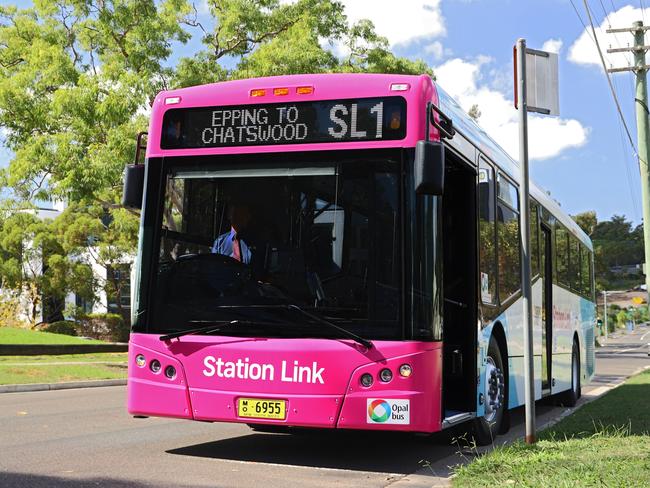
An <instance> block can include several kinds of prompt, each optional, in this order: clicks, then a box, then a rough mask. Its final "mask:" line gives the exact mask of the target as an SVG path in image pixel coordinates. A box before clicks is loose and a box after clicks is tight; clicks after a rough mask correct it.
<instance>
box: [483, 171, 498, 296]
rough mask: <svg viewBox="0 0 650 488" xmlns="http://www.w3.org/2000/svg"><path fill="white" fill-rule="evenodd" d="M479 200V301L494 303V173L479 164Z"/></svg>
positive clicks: (495, 275) (495, 274) (495, 276)
mask: <svg viewBox="0 0 650 488" xmlns="http://www.w3.org/2000/svg"><path fill="white" fill-rule="evenodd" d="M478 176H479V177H478V201H479V261H480V264H479V267H480V273H481V274H480V278H481V282H480V283H481V301H482V302H483V303H488V304H493V303H496V278H497V273H496V246H495V228H494V226H495V218H494V173H493V171H492V168H490V167H489V166H487V165H485V164H481V168H480V169H479V175H478Z"/></svg>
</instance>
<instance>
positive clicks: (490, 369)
mask: <svg viewBox="0 0 650 488" xmlns="http://www.w3.org/2000/svg"><path fill="white" fill-rule="evenodd" d="M486 361H487V364H486V366H485V374H484V377H483V379H484V383H485V385H486V393H485V397H484V403H485V414H484V415H483V417H480V418H477V419H475V420H474V440H475V441H476V443H477V444H478V445H480V446H485V445H488V444H491V443H493V442H494V439H495V438H496V436H497V435H498V434H499V433H500V432H503V431H504V428H507V420H508V419H507V418H505V414H506V412H505V411H506V404H505V399H506V392H507V388H508V381H507V378H506V377H505V374H504V373H505V368H504V365H503V358H502V356H501V349H500V348H499V344H498V343H497V341H496V339H495V338H494V337H492V338H491V339H490V345H489V347H488V355H487V359H486ZM504 422H505V423H504Z"/></svg>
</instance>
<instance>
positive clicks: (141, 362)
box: [135, 354, 147, 368]
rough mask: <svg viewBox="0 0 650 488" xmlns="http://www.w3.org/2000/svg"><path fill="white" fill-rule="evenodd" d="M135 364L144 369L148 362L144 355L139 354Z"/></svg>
mask: <svg viewBox="0 0 650 488" xmlns="http://www.w3.org/2000/svg"><path fill="white" fill-rule="evenodd" d="M135 364H136V365H137V366H138V368H144V365H145V364H147V360H146V359H145V358H144V356H143V355H142V354H138V355H137V356H136V357H135Z"/></svg>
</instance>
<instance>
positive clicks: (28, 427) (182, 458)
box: [0, 327, 650, 488]
mask: <svg viewBox="0 0 650 488" xmlns="http://www.w3.org/2000/svg"><path fill="white" fill-rule="evenodd" d="M649 342H650V328H649V327H640V328H639V329H638V330H637V331H635V332H634V333H632V334H628V335H625V336H622V337H619V338H612V339H610V341H609V342H608V344H607V345H606V346H604V347H602V348H599V349H598V350H597V362H596V372H597V377H596V378H595V380H594V382H592V384H591V385H590V386H588V387H586V388H584V389H583V393H584V395H585V397H590V396H594V395H597V394H599V393H601V392H602V391H603V390H604V389H605V388H607V386H608V385H610V384H613V383H616V382H619V381H620V380H621V379H623V378H625V377H627V376H629V375H630V374H631V373H633V372H634V371H636V370H638V369H640V368H642V367H645V366H648V365H650V357H648V348H647V346H646V344H647V343H649ZM125 401H126V400H125V388H124V387H105V388H89V389H77V390H59V391H44V392H32V393H5V394H0V486H1V487H3V488H5V487H7V488H8V487H52V486H65V487H71V488H77V487H85V486H106V487H118V488H120V487H131V488H140V487H150V486H211V487H214V486H219V487H230V486H233V487H234V486H237V487H244V486H264V487H285V486H307V487H310V486H314V487H316V486H318V487H320V486H344V487H357V486H359V487H361V486H363V487H384V486H388V485H392V486H393V487H395V488H397V487H399V486H406V485H408V486H409V487H413V486H431V485H432V484H433V483H434V480H435V479H436V478H434V475H443V476H444V475H446V474H447V472H448V469H447V466H449V465H450V464H454V463H456V462H459V461H461V460H462V458H463V457H467V456H471V455H472V451H471V450H467V449H464V448H463V445H462V444H463V443H462V442H461V443H460V444H458V443H455V442H454V441H453V435H454V434H453V433H448V432H445V433H440V434H437V435H434V436H431V437H424V436H413V435H393V434H385V433H384V434H381V433H370V434H366V433H358V432H331V433H313V432H312V433H304V434H300V435H284V434H260V433H254V432H252V431H251V430H249V429H248V427H246V426H244V425H235V424H209V423H198V422H187V421H180V420H173V419H156V418H150V419H134V418H131V417H130V416H129V415H128V414H127V413H126V408H125ZM563 411H564V409H562V408H559V407H552V406H544V405H538V407H537V413H538V425H542V424H543V423H545V422H546V421H548V420H550V419H552V418H554V417H557V416H558V415H559V414H561V413H562V412H563ZM522 422H523V412H522V409H517V410H516V411H515V412H514V414H513V428H512V430H511V433H510V434H509V435H508V436H506V437H504V438H500V439H501V440H503V439H508V438H513V437H516V436H520V435H521V431H522Z"/></svg>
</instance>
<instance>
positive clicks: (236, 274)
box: [124, 74, 594, 442]
mask: <svg viewBox="0 0 650 488" xmlns="http://www.w3.org/2000/svg"><path fill="white" fill-rule="evenodd" d="M518 178H519V169H518V166H517V165H516V163H514V161H512V159H511V158H509V157H508V156H507V155H506V153H505V152H504V151H503V150H502V149H501V148H499V147H498V146H497V145H496V144H495V143H494V142H493V141H492V140H491V139H489V137H487V136H486V135H485V133H484V132H483V131H482V130H481V129H480V128H479V127H478V126H477V125H476V124H475V123H474V122H473V121H472V120H471V119H470V118H469V117H468V116H467V115H466V114H465V113H464V112H463V111H462V110H461V109H460V108H459V107H458V106H457V105H456V104H455V103H454V102H453V100H451V99H450V98H449V97H448V96H447V95H445V94H444V92H442V91H441V90H440V89H439V88H438V87H436V85H435V84H434V83H433V82H432V80H431V79H430V78H429V77H428V76H404V75H370V74H363V75H362V74H323V75H296V76H283V77H273V78H259V79H250V80H240V81H229V82H225V83H217V84H212V85H205V86H196V87H191V88H184V89H179V90H173V91H167V92H163V93H160V94H159V95H158V96H157V98H156V100H155V102H154V104H153V109H152V116H151V123H150V126H149V132H148V138H147V146H146V157H145V160H144V164H137V157H136V164H135V165H130V166H128V167H127V171H126V177H125V191H124V203H125V205H127V206H130V207H136V208H141V209H142V210H141V226H140V239H139V251H138V259H137V263H136V265H135V266H136V269H135V273H134V276H135V280H134V284H133V294H134V297H133V307H132V309H133V312H134V313H133V323H132V333H131V338H130V344H129V379H128V410H129V412H130V413H131V414H133V415H135V416H161V417H175V418H184V419H190V420H200V421H210V422H243V423H246V424H249V425H251V427H253V428H254V429H258V430H288V431H291V430H292V429H294V428H300V427H311V428H328V429H334V428H337V429H365V430H399V431H414V432H428V433H431V432H436V431H439V430H441V429H444V428H446V427H450V426H452V425H456V424H458V423H461V422H467V421H472V424H468V425H473V426H474V427H475V435H476V438H477V440H478V441H479V442H489V441H490V440H491V439H492V438H493V437H494V436H495V435H496V434H497V433H499V432H503V431H505V430H506V429H507V428H508V409H510V408H514V407H516V406H519V405H521V404H522V403H523V359H522V348H523V330H522V327H521V321H520V318H521V302H520V300H519V297H520V292H519V287H520V256H519V240H518V226H519V224H518V222H519V219H518V215H519V213H518V212H519V211H518V199H517V192H518ZM531 195H532V198H533V200H532V202H531V203H532V205H531V219H532V224H531V230H532V236H533V237H532V240H533V248H534V253H535V254H534V256H533V274H534V279H533V290H534V292H533V294H534V309H535V321H534V326H535V340H536V342H535V361H536V363H535V364H536V368H535V369H536V376H537V379H536V385H537V386H538V388H537V397H538V398H542V397H543V396H547V395H556V394H559V395H560V396H561V397H562V398H563V399H564V401H565V403H569V404H571V403H574V402H575V401H576V400H577V398H578V397H579V395H580V385H581V382H582V383H584V382H585V381H588V379H589V378H590V377H591V375H592V374H593V322H594V306H593V279H592V267H593V266H592V264H591V263H592V258H591V253H592V247H591V243H590V241H589V239H588V237H587V236H586V235H585V234H584V233H582V231H581V230H580V229H579V228H578V227H577V226H576V225H575V224H574V223H573V221H572V220H571V219H570V218H569V217H568V216H566V215H565V214H564V213H563V212H562V211H561V210H560V208H559V206H558V205H557V204H555V202H554V201H553V200H551V199H549V198H548V197H547V196H546V194H545V193H544V192H543V191H541V190H539V189H537V188H536V187H534V186H532V190H531ZM562 239H564V240H562Z"/></svg>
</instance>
